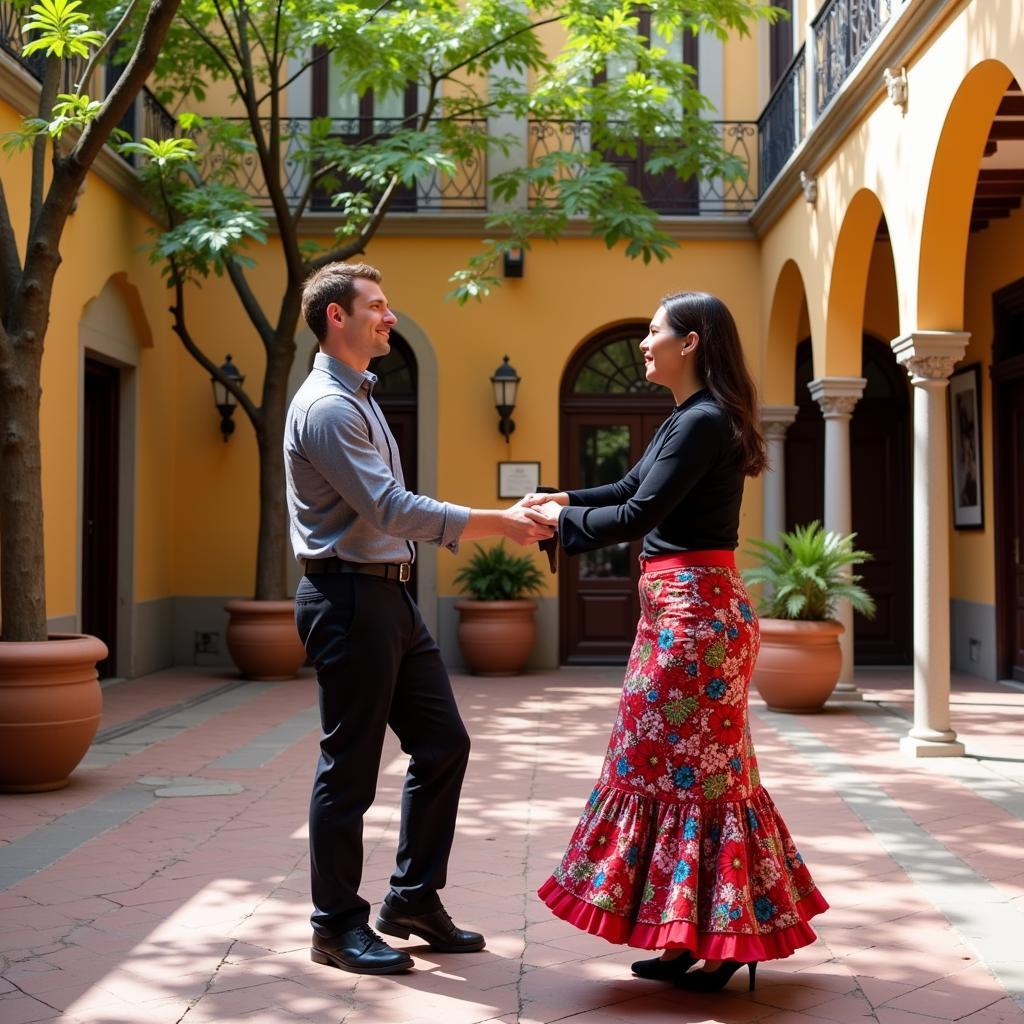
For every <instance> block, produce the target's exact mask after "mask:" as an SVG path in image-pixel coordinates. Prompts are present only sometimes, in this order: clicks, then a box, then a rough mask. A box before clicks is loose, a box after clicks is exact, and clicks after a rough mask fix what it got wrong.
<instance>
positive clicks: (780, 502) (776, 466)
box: [761, 405, 799, 543]
mask: <svg viewBox="0 0 1024 1024" xmlns="http://www.w3.org/2000/svg"><path fill="white" fill-rule="evenodd" d="M797 412H799V409H798V408H797V407H796V406H795V405H762V406H761V429H762V431H764V438H765V441H767V443H768V468H767V469H766V470H765V472H764V510H763V515H762V520H761V525H762V528H763V533H762V536H763V537H764V539H765V540H768V541H771V542H772V543H775V540H776V538H777V537H778V536H779V534H780V533H782V531H783V530H784V529H785V528H786V431H787V430H788V429H789V427H790V424H791V423H792V422H793V421H794V420H795V419H796V414H797Z"/></svg>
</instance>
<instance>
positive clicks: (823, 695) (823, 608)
mask: <svg viewBox="0 0 1024 1024" xmlns="http://www.w3.org/2000/svg"><path fill="white" fill-rule="evenodd" d="M856 536H857V535H856V534H854V533H851V534H849V535H847V536H842V535H841V534H838V533H834V532H832V531H829V530H825V529H823V528H822V526H821V524H820V523H819V522H817V520H815V521H814V522H812V523H810V524H809V525H807V526H797V527H795V528H794V529H793V530H792V531H791V532H788V533H782V534H780V536H779V539H778V542H777V543H774V544H773V543H771V542H769V541H766V540H755V541H754V542H753V545H754V550H753V551H752V552H750V553H751V554H753V555H754V556H755V557H756V558H758V559H759V560H760V563H761V564H760V565H758V566H756V567H755V568H752V569H746V570H744V572H743V578H744V580H745V581H746V582H747V583H752V584H761V585H762V586H763V587H764V590H763V596H762V598H761V602H760V611H761V615H762V618H761V653H760V655H759V656H758V659H757V665H756V666H755V667H754V675H753V682H754V685H755V686H756V687H757V691H758V693H760V695H761V697H762V699H763V700H764V702H765V704H767V705H768V708H769V710H771V711H787V712H798V713H799V712H809V711H820V710H821V708H822V706H823V705H824V703H825V701H826V700H827V699H828V697H829V695H830V694H831V693H832V690H833V689H834V687H835V685H836V681H837V680H838V678H839V668H840V665H841V661H842V656H841V654H840V650H839V635H840V634H841V633H842V632H843V627H842V625H841V623H839V622H836V621H835V619H834V617H833V616H834V615H835V610H836V605H837V603H838V602H839V601H849V602H850V604H851V605H852V606H853V608H854V610H855V611H858V612H861V614H863V615H866V616H868V617H869V618H870V617H871V616H872V615H873V614H874V612H875V602H874V600H873V599H872V598H871V595H870V594H868V592H867V591H866V590H865V589H864V588H863V587H862V586H861V585H860V580H861V577H860V576H857V575H854V574H853V573H851V572H850V567H851V566H854V565H859V564H861V563H862V562H866V561H867V560H868V559H870V558H871V555H870V554H868V552H866V551H859V550H857V549H856V548H855V547H854V546H853V542H854V539H855V537H856Z"/></svg>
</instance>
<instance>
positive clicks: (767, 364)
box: [761, 259, 807, 405]
mask: <svg viewBox="0 0 1024 1024" xmlns="http://www.w3.org/2000/svg"><path fill="white" fill-rule="evenodd" d="M806 304H807V289H806V287H805V286H804V278H803V274H801V272H800V267H799V265H798V264H797V263H796V261H795V260H792V259H789V260H786V262H785V263H783V265H782V268H781V269H780V270H779V274H778V277H777V278H776V281H775V292H774V294H773V296H772V305H771V311H770V313H769V315H768V337H767V341H766V345H765V358H764V372H763V374H762V377H761V401H762V402H763V403H764V404H766V405H775V404H788V403H790V402H792V401H793V374H794V369H795V366H796V348H797V343H798V342H799V341H800V320H801V316H802V314H803V311H804V307H805V306H806Z"/></svg>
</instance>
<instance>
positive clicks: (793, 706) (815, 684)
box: [753, 619, 843, 714]
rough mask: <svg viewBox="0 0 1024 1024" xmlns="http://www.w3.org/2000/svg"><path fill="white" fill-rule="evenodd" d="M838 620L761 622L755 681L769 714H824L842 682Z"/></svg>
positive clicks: (765, 620) (777, 620)
mask: <svg viewBox="0 0 1024 1024" xmlns="http://www.w3.org/2000/svg"><path fill="white" fill-rule="evenodd" d="M842 632H843V627H842V625H841V624H840V623H838V622H833V621H832V620H826V621H824V622H793V621H790V620H788V619H761V653H760V654H759V655H758V658H757V664H756V665H755V666H754V676H753V682H754V686H756V687H757V692H758V693H759V694H761V698H762V700H764V702H765V704H767V705H768V709H769V710H770V711H786V712H790V713H796V714H806V713H808V712H811V711H820V710H821V708H822V706H823V705H824V703H825V701H826V700H828V697H829V694H831V693H832V690H833V689H834V688H835V685H836V682H837V680H838V679H839V668H840V665H841V663H842V655H841V654H840V651H839V634H840V633H842Z"/></svg>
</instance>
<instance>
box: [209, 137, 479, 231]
mask: <svg viewBox="0 0 1024 1024" xmlns="http://www.w3.org/2000/svg"><path fill="white" fill-rule="evenodd" d="M230 120H236V119H234V118H232V119H230ZM237 120H239V121H242V120H243V119H241V118H239V119H237ZM311 121H312V118H308V117H291V118H285V119H282V121H281V122H280V129H281V146H280V152H281V167H280V171H279V180H280V183H281V186H282V189H283V191H284V196H285V199H286V200H287V202H288V205H289V206H290V207H291V208H292V209H294V208H295V207H296V206H297V205H298V204H299V202H300V201H302V199H303V197H304V196H306V194H307V192H309V203H308V207H307V208H308V209H311V210H313V211H314V212H319V211H329V210H330V209H331V203H330V192H331V191H343V190H344V185H345V181H344V176H343V175H342V176H341V178H340V180H339V181H338V182H336V187H335V188H333V189H331V190H328V189H326V188H322V187H318V186H317V185H316V183H314V184H313V187H312V189H310V172H309V166H308V162H307V161H306V160H305V159H303V158H301V157H300V155H299V154H300V153H301V152H302V151H303V150H305V149H306V148H307V146H308V142H307V140H308V137H309V127H310V122H311ZM403 124H406V122H405V121H403V120H402V119H400V118H380V117H375V118H360V117H348V118H336V119H335V120H333V121H332V123H331V134H332V135H333V136H336V137H337V138H338V139H339V140H341V141H342V142H348V143H357V142H360V141H365V140H367V139H368V138H370V137H371V136H372V137H380V136H386V135H387V134H388V132H389V131H392V130H394V129H396V128H398V127H399V125H403ZM485 124H486V122H485V121H484V120H482V119H467V125H471V126H472V127H473V128H474V129H476V130H478V131H481V132H482V131H483V129H484V127H485ZM263 128H264V131H265V132H267V131H269V129H270V123H269V121H266V122H264V124H263ZM196 146H197V148H198V150H199V152H200V153H201V154H205V164H204V170H207V171H209V170H212V169H213V168H214V166H215V163H216V162H217V161H218V160H219V159H220V158H219V156H218V155H217V153H216V151H210V150H209V149H208V147H207V146H205V145H204V140H203V139H202V138H201V137H200V138H196ZM228 180H229V181H230V182H231V183H232V184H234V185H236V186H237V187H238V188H241V189H243V190H244V191H246V192H248V193H249V194H250V195H251V196H253V197H254V199H255V200H256V201H257V203H258V204H259V205H261V206H269V205H270V192H269V190H268V188H267V181H266V176H265V175H264V172H263V167H262V165H261V163H260V160H259V157H258V155H257V154H256V153H255V152H247V153H245V154H243V156H242V157H241V159H239V160H238V161H237V164H236V166H235V167H233V169H232V170H231V172H230V173H229V174H228ZM362 188H363V186H362V185H361V184H358V183H353V190H357V189H362ZM391 209H392V210H393V211H395V212H405V213H415V212H425V211H431V212H455V211H467V210H486V209H487V157H486V153H485V152H484V151H483V149H482V148H481V149H478V150H476V151H475V152H474V153H473V155H471V156H470V157H468V158H467V159H464V160H462V161H461V162H460V163H459V165H458V168H457V170H456V172H455V174H454V175H448V174H443V173H442V172H441V171H435V172H434V174H433V175H432V176H431V177H430V178H429V179H427V180H424V181H420V182H419V183H418V184H417V185H416V186H415V187H413V188H404V187H402V188H399V189H398V191H397V192H396V194H395V196H394V198H393V200H392V204H391Z"/></svg>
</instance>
